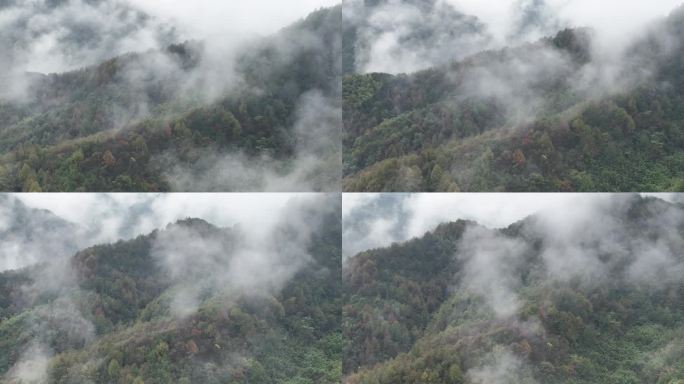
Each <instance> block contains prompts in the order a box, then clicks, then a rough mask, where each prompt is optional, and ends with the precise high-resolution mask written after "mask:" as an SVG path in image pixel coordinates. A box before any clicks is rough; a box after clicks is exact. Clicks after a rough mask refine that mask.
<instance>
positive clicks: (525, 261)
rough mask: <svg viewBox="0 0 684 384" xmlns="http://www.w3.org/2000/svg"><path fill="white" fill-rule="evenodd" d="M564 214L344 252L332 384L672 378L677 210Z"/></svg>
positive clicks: (677, 373)
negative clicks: (339, 344) (340, 345)
mask: <svg viewBox="0 0 684 384" xmlns="http://www.w3.org/2000/svg"><path fill="white" fill-rule="evenodd" d="M607 200H608V199H607ZM576 208H577V210H576V212H574V213H573V214H572V215H558V214H557V213H554V214H553V215H548V216H531V217H529V218H527V219H525V220H523V221H520V222H518V223H515V224H512V225H510V226H509V227H507V228H504V229H500V230H493V229H488V228H485V227H482V226H479V225H478V224H477V223H474V222H466V221H458V222H453V223H448V224H442V225H440V226H439V227H438V228H437V229H436V230H434V231H432V232H430V233H427V234H426V235H425V236H424V237H422V238H418V239H414V240H411V241H408V242H406V243H403V244H396V245H393V246H391V247H388V248H383V249H376V250H369V251H366V252H362V253H360V254H358V255H356V256H354V257H353V258H351V259H350V260H349V262H348V265H347V266H346V267H345V279H344V284H345V307H344V313H343V318H344V334H345V337H347V338H348V339H349V340H350V343H349V344H347V347H346V349H345V353H344V366H343V370H344V374H345V376H346V379H345V382H346V383H350V384H352V383H374V384H383V383H388V384H389V383H393V384H398V383H417V382H420V383H440V384H444V383H448V384H462V383H473V384H474V383H492V382H494V383H544V384H554V383H576V384H578V383H659V384H660V383H667V384H670V383H677V382H679V381H681V380H683V379H684V364H683V363H682V362H683V361H684V355H683V353H684V349H683V348H682V346H683V345H684V323H683V322H682V318H683V315H684V313H683V312H682V311H683V310H684V279H682V275H681V271H682V268H683V266H684V258H683V256H682V254H681V246H682V244H684V243H683V241H684V207H682V206H681V205H673V204H670V203H666V202H664V201H662V200H658V199H653V198H641V197H638V196H622V197H616V198H614V199H610V201H605V200H604V201H603V202H601V203H600V204H596V205H592V209H591V210H590V211H587V212H584V211H582V212H584V213H578V212H579V211H580V210H581V207H576ZM589 212H590V213H589Z"/></svg>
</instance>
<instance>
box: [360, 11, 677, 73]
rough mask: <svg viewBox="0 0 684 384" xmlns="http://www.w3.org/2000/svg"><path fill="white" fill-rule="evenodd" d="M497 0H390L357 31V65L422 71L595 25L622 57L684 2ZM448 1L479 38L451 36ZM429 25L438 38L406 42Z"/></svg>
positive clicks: (603, 47)
mask: <svg viewBox="0 0 684 384" xmlns="http://www.w3.org/2000/svg"><path fill="white" fill-rule="evenodd" d="M349 2H350V3H349V4H354V6H351V5H350V6H349V7H348V8H347V9H348V10H350V11H349V14H355V12H356V11H353V12H352V11H351V10H352V9H356V8H357V7H361V8H362V7H363V6H362V5H360V4H361V2H362V0H349ZM492 4H493V3H492V2H489V1H483V0H437V1H436V5H435V7H434V8H432V9H431V10H429V11H426V10H419V8H418V7H416V6H415V5H414V3H411V2H404V1H401V0H390V1H388V2H387V3H386V4H385V5H384V6H380V7H377V8H375V9H374V10H373V11H370V13H369V15H368V19H367V22H368V25H367V26H365V27H364V30H363V31H362V32H361V33H360V34H359V35H358V37H357V38H358V39H359V40H360V41H363V42H362V43H360V44H361V46H364V47H366V48H367V49H368V52H365V53H364V57H362V59H361V60H360V62H357V64H356V65H357V66H358V68H357V69H358V70H360V71H361V72H389V73H401V72H414V71H417V70H420V69H425V68H428V67H431V66H438V65H443V64H444V63H446V62H450V61H453V60H460V59H462V58H464V57H467V56H469V55H472V54H475V53H477V52H479V51H483V50H488V49H501V48H503V47H506V46H517V45H521V44H523V43H525V42H534V41H538V40H539V39H541V38H543V37H546V36H553V35H555V34H556V33H557V32H558V31H560V30H562V29H564V28H581V27H588V28H590V29H592V30H593V32H594V43H595V44H596V49H597V50H598V51H599V52H601V55H603V56H608V57H611V56H615V55H620V54H621V53H622V52H623V50H624V49H625V48H626V47H628V46H629V44H631V43H632V42H633V41H634V40H635V38H637V37H639V36H641V35H643V34H644V33H646V32H647V31H648V28H649V27H650V26H651V25H653V24H654V23H655V22H656V21H657V20H659V19H662V18H663V17H666V16H667V15H668V14H669V13H670V12H672V11H673V10H674V9H676V8H677V7H678V6H679V5H681V4H682V0H653V1H621V0H603V1H595V0H497V1H496V5H495V6H493V5H492ZM445 7H447V8H449V7H450V8H452V9H454V10H456V11H457V12H459V13H462V14H465V15H468V16H474V17H476V18H477V20H479V22H481V23H482V27H483V28H482V29H481V30H479V31H478V32H477V33H472V36H471V37H472V39H471V40H468V39H466V40H465V42H464V41H460V40H458V39H454V38H453V37H451V36H449V33H450V32H449V31H450V28H451V27H450V26H448V25H443V24H444V23H445V22H447V23H455V22H457V21H454V20H451V19H449V18H446V19H442V18H441V17H440V15H442V14H443V13H444V10H445V9H446V8H445ZM417 20H420V21H419V22H416V21H417ZM412 21H413V22H412ZM423 29H424V30H428V31H433V32H434V36H433V37H432V38H431V39H429V40H428V41H425V42H421V45H420V46H417V45H415V44H414V45H412V46H407V43H406V41H412V40H411V39H414V37H415V36H416V35H420V34H421V33H423V32H424V31H422V30H423ZM471 32H473V31H471ZM478 37H479V38H480V39H479V40H478V39H477V38H478ZM473 42H475V43H474V44H473ZM366 48H364V49H366Z"/></svg>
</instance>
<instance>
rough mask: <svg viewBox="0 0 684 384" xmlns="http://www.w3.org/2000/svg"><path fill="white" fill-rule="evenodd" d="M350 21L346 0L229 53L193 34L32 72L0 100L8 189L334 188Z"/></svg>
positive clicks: (0, 184) (3, 183) (2, 168)
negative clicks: (344, 43)
mask: <svg viewBox="0 0 684 384" xmlns="http://www.w3.org/2000/svg"><path fill="white" fill-rule="evenodd" d="M340 23H341V7H339V6H338V7H334V8H327V9H321V10H318V11H316V12H314V13H312V14H311V15H309V16H308V17H307V18H305V19H303V20H302V21H300V22H298V23H296V24H293V25H292V26H290V27H287V28H284V29H283V30H281V31H280V32H278V33H277V34H275V35H273V36H270V37H267V38H262V39H257V40H255V41H249V42H245V43H244V44H243V45H242V46H239V47H237V48H235V49H234V51H230V52H228V53H225V52H223V51H222V50H223V49H229V48H228V47H216V46H214V45H212V44H209V43H206V42H186V43H182V44H176V45H171V46H168V47H167V48H166V49H165V50H163V51H149V52H137V53H131V54H128V55H124V56H121V57H116V58H113V59H111V60H109V61H106V62H104V63H102V64H99V65H95V66H92V67H87V68H83V69H81V70H77V71H73V72H69V73H64V74H51V75H37V74H36V75H33V76H31V85H30V87H29V88H28V91H27V92H28V96H26V97H25V98H23V99H20V100H5V101H3V102H0V120H2V122H1V123H0V151H2V155H0V189H2V190H6V191H41V190H42V191H77V190H80V191H168V190H181V191H188V190H198V189H201V190H202V191H210V190H211V191H213V190H222V191H233V190H239V191H245V190H262V189H279V190H283V189H284V190H301V191H309V190H317V191H320V190H334V189H338V185H339V171H338V170H337V169H338V168H339V161H340V151H341V149H340V144H339V138H338V136H339V132H340V127H341V120H340V119H341V114H340V112H339V109H340V105H339V104H340V103H339V88H340V85H339V83H340V73H341V62H340V58H339V57H340V56H339V49H340V44H341V43H340V40H341V39H340V31H339V27H340ZM225 168H231V171H232V172H230V173H226V171H225V170H224V171H223V173H221V170H223V169H225ZM267 176H270V178H271V179H277V180H280V185H275V186H269V185H267V183H268V182H269V178H268V177H267Z"/></svg>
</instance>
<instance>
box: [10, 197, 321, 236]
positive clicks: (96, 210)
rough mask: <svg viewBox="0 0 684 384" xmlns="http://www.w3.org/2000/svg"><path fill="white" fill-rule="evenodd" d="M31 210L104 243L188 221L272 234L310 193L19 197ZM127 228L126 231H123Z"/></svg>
mask: <svg viewBox="0 0 684 384" xmlns="http://www.w3.org/2000/svg"><path fill="white" fill-rule="evenodd" d="M14 196H16V197H17V198H19V199H20V200H21V201H23V202H24V203H25V204H26V205H27V206H29V207H33V208H40V209H47V210H49V211H51V212H53V213H54V214H56V215H57V216H59V217H61V218H63V219H66V220H68V221H71V222H73V223H76V224H79V225H81V226H83V227H85V228H92V227H101V234H100V237H101V239H100V240H101V241H114V240H117V239H118V238H120V237H122V234H123V233H125V234H127V236H123V237H130V236H131V235H139V234H147V233H149V232H151V231H153V230H154V229H157V228H162V227H164V226H166V225H167V224H169V223H172V222H175V221H178V220H182V219H185V218H188V217H192V218H201V219H204V220H206V221H208V222H210V223H212V224H214V225H216V226H220V227H230V226H233V225H236V224H239V225H240V226H241V227H246V228H249V229H250V231H251V229H252V228H254V229H257V230H258V231H264V232H265V231H268V230H269V229H270V228H271V227H272V226H273V225H274V224H275V223H276V220H278V213H279V212H280V211H281V210H282V209H284V208H285V207H286V205H287V202H288V201H289V200H291V199H292V198H295V197H303V198H306V197H307V196H313V195H310V194H287V193H282V194H279V193H269V194H249V193H246V194H241V193H231V194H211V193H196V194H194V193H187V194H184V193H178V194H176V193H172V194H78V193H77V194H43V193H35V194H16V195H14ZM123 226H129V227H131V226H132V228H126V231H125V232H122V227H123Z"/></svg>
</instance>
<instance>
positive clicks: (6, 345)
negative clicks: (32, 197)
mask: <svg viewBox="0 0 684 384" xmlns="http://www.w3.org/2000/svg"><path fill="white" fill-rule="evenodd" d="M320 203H321V204H327V205H328V206H327V207H326V206H318V205H312V206H309V205H304V206H302V205H295V206H293V207H292V209H293V211H292V212H291V213H292V214H291V215H288V217H286V218H285V220H284V221H283V222H282V223H280V224H279V225H278V227H277V228H276V229H275V230H274V232H273V233H272V234H271V235H270V236H269V238H268V239H262V241H263V244H259V245H256V244H251V243H249V241H248V240H247V237H245V235H244V233H243V232H242V231H241V229H240V228H239V227H235V228H231V229H222V228H217V227H215V226H213V225H211V224H209V223H207V222H206V221H204V220H201V219H186V220H182V221H179V222H177V223H175V224H170V225H169V226H168V227H166V228H164V229H162V230H158V231H155V232H153V233H151V234H149V235H144V236H139V237H137V238H135V239H133V240H129V241H119V242H117V243H115V244H106V245H99V246H95V247H92V248H88V249H85V250H82V251H80V252H78V253H76V254H75V255H74V256H73V257H72V258H71V259H70V263H69V266H70V268H68V271H65V272H64V273H60V274H58V275H57V274H55V273H54V271H52V274H50V273H51V271H50V269H51V268H50V266H49V265H47V264H45V265H35V266H32V267H29V268H26V269H22V270H17V271H11V272H5V273H1V274H0V288H1V289H2V297H5V298H8V299H11V300H8V301H3V302H1V303H0V305H1V306H2V307H1V308H0V350H2V351H3V353H2V354H0V377H3V380H2V381H3V382H7V383H15V382H16V383H20V382H46V383H92V382H97V383H143V382H144V383H169V382H178V383H200V382H201V383H225V382H235V383H295V382H296V383H312V384H313V383H331V384H332V383H338V382H339V381H340V374H341V371H340V370H341V365H340V361H341V356H340V353H341V348H342V339H341V333H340V314H341V312H340V298H341V284H340V280H339V278H334V277H336V276H339V275H340V274H341V264H340V259H341V255H340V242H341V239H340V228H339V225H340V224H339V222H340V218H339V203H337V202H336V201H335V199H321V201H320ZM266 243H268V244H269V245H266ZM250 268H251V269H250ZM48 277H49V279H48ZM46 283H49V284H48V285H49V286H46ZM22 380H23V381H22ZM36 380H37V381H36Z"/></svg>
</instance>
